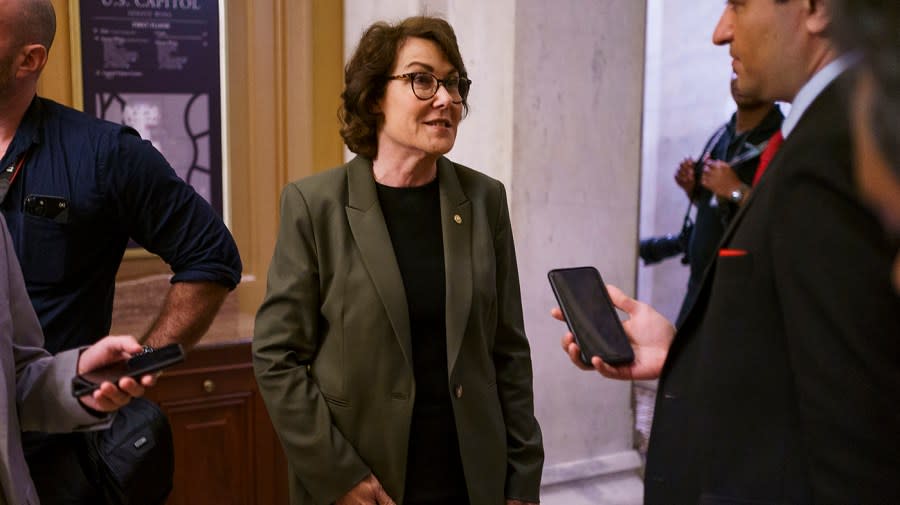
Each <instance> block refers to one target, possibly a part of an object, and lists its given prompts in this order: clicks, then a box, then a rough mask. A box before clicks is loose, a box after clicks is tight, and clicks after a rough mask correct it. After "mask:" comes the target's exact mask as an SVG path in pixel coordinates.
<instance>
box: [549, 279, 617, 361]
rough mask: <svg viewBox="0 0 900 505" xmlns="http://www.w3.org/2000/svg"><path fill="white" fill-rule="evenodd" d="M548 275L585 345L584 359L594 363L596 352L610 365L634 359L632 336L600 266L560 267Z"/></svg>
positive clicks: (579, 341) (569, 322) (568, 321)
mask: <svg viewBox="0 0 900 505" xmlns="http://www.w3.org/2000/svg"><path fill="white" fill-rule="evenodd" d="M547 277H548V279H549V280H550V286H551V287H552V288H553V294H554V295H555V296H556V300H557V302H559V306H560V309H561V310H562V312H563V315H564V317H565V320H566V324H567V325H568V326H569V330H570V331H571V332H572V335H574V337H575V343H576V344H578V347H579V348H580V349H581V362H582V363H584V364H585V365H586V366H589V367H593V365H592V364H591V358H592V357H594V356H599V357H600V359H602V360H603V361H604V362H606V363H608V364H610V365H624V364H628V363H631V362H633V361H634V351H633V350H632V348H631V344H630V343H629V341H628V336H627V335H626V334H625V329H624V328H622V322H621V321H620V320H619V315H618V314H617V313H616V310H615V307H613V304H612V301H611V300H610V299H609V294H608V293H607V291H606V284H605V283H604V282H603V279H602V278H601V277H600V272H598V271H597V269H596V268H594V267H575V268H558V269H554V270H551V271H550V272H549V273H548V274H547Z"/></svg>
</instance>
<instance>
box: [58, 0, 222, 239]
mask: <svg viewBox="0 0 900 505" xmlns="http://www.w3.org/2000/svg"><path fill="white" fill-rule="evenodd" d="M221 1H222V0H73V1H72V2H71V4H70V6H71V8H72V13H71V19H72V23H73V27H72V34H73V38H74V39H75V40H73V44H72V45H73V53H75V54H73V79H74V81H75V83H74V85H75V92H74V96H75V102H76V106H78V105H81V106H82V107H83V110H84V111H85V112H86V113H88V114H91V115H94V116H96V117H99V118H102V119H106V120H109V121H113V122H116V123H122V124H126V125H129V126H131V127H133V128H134V129H136V130H137V131H138V132H139V133H140V134H141V137H143V138H144V139H146V140H148V141H149V142H151V143H152V144H153V146H154V147H156V149H157V150H159V151H160V152H161V153H162V154H163V156H165V158H166V159H167V160H168V161H169V163H170V164H171V165H172V167H173V168H174V169H175V171H176V172H177V173H178V175H179V176H180V177H181V178H182V179H184V180H185V181H186V182H187V183H188V184H190V185H191V186H193V187H194V189H195V190H196V191H197V192H198V193H199V194H200V195H201V196H202V197H203V198H205V199H206V200H207V201H208V202H209V203H210V204H211V205H212V206H213V208H215V209H216V211H217V212H218V213H219V214H220V215H222V216H223V217H224V218H226V223H227V222H228V219H227V218H228V215H227V214H228V213H227V210H228V209H227V204H226V202H227V198H226V194H227V191H226V190H227V188H226V187H225V186H226V181H227V177H226V170H225V156H224V153H225V150H224V149H223V139H224V138H225V131H224V118H223V116H224V109H223V106H224V103H223V100H222V97H223V95H224V91H223V83H222V75H224V74H225V72H224V69H223V67H222V63H223V59H224V58H223V52H222V48H224V43H223V41H222V26H223V24H222V19H221V15H222V11H223V6H222V5H221V3H220V2H221ZM79 101H80V103H78V102H79Z"/></svg>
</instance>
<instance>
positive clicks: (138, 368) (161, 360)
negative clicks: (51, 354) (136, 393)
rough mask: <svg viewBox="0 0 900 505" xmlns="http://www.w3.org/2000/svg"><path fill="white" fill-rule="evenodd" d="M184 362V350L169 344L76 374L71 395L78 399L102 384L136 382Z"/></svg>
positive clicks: (176, 345) (177, 345) (179, 345)
mask: <svg viewBox="0 0 900 505" xmlns="http://www.w3.org/2000/svg"><path fill="white" fill-rule="evenodd" d="M182 361H184V349H183V348H182V347H181V344H170V345H167V346H165V347H160V348H159V349H151V350H148V351H145V352H142V353H140V354H136V355H134V356H133V357H132V358H131V359H129V360H126V361H120V362H118V363H115V364H113V365H109V366H105V367H102V368H98V369H96V370H92V371H90V372H86V373H83V374H78V375H76V376H75V377H74V378H73V379H72V395H73V396H75V397H76V398H80V397H82V396H85V395H89V394H91V393H93V392H94V390H96V389H98V388H99V387H100V384H102V383H104V382H111V383H113V384H118V383H119V379H121V378H122V377H131V378H133V379H135V380H137V381H140V378H141V377H142V376H144V375H148V374H152V373H154V372H158V371H160V370H162V369H163V368H166V367H169V366H172V365H175V364H177V363H181V362H182Z"/></svg>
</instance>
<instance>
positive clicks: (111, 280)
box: [0, 0, 241, 505]
mask: <svg viewBox="0 0 900 505" xmlns="http://www.w3.org/2000/svg"><path fill="white" fill-rule="evenodd" d="M55 30H56V19H55V13H54V11H53V6H52V4H51V2H50V0H0V167H2V168H3V172H2V174H3V181H4V182H2V183H0V187H5V188H6V190H8V192H7V193H6V194H5V198H3V199H2V204H0V210H2V213H3V215H4V216H5V217H6V220H7V224H8V225H9V230H10V232H11V235H12V238H13V243H14V246H15V252H16V254H17V256H18V259H19V262H20V263H21V266H22V270H23V273H24V277H25V284H26V286H27V289H28V294H29V296H30V297H31V302H32V304H33V305H34V309H35V311H36V312H37V315H38V318H39V319H40V322H41V326H42V328H43V330H44V335H45V339H46V342H45V347H46V349H47V350H49V351H50V352H51V353H57V352H59V351H63V350H66V349H72V348H75V347H79V346H83V345H88V344H91V343H93V342H96V341H97V340H99V339H100V338H102V337H103V336H105V335H106V334H107V333H108V332H109V329H110V326H111V318H112V305H113V294H114V290H115V276H116V272H117V270H118V268H119V264H120V262H121V260H122V257H123V254H124V251H125V249H126V246H127V243H128V240H129V237H130V238H132V239H134V240H135V241H136V242H137V243H139V244H140V245H141V246H143V247H144V248H146V249H147V250H148V251H150V252H152V253H155V254H158V255H159V256H161V257H162V258H163V260H165V261H166V262H167V263H168V264H169V266H170V267H171V268H172V270H173V272H174V276H173V277H172V285H171V287H170V289H169V291H168V293H167V295H166V297H165V300H164V302H163V307H162V309H161V311H160V313H159V315H158V317H157V318H156V321H155V322H154V323H153V325H152V326H151V328H150V330H149V331H148V333H147V334H146V335H144V336H143V337H142V338H141V340H142V342H143V343H145V344H149V345H151V346H163V345H165V344H168V343H173V342H179V343H181V344H182V345H183V346H184V347H185V348H190V347H191V346H192V345H193V344H195V343H196V342H197V341H198V340H199V339H200V337H201V336H202V335H203V334H204V333H205V332H206V330H207V329H208V327H209V325H210V323H211V322H212V320H213V317H214V316H215V314H216V312H217V311H218V309H219V307H220V306H221V304H222V302H223V301H224V299H225V297H226V295H227V293H228V291H229V290H231V289H233V288H234V287H235V285H236V284H237V283H238V281H239V279H240V272H241V263H240V258H239V256H238V252H237V248H236V246H235V243H234V240H233V238H232V237H231V234H230V233H229V231H228V229H227V228H226V227H225V225H224V224H223V223H222V220H221V219H220V218H219V216H217V215H216V213H215V211H214V210H213V209H212V208H211V207H210V206H209V204H207V203H206V201H204V200H203V199H202V198H201V197H200V196H199V195H198V194H197V193H196V192H195V191H194V190H193V188H191V187H190V186H188V185H187V184H186V183H185V182H184V181H182V180H181V179H179V178H178V176H177V175H176V174H175V172H174V170H172V168H171V167H170V166H169V164H168V163H167V162H166V160H165V159H164V158H163V157H162V155H160V154H159V152H158V151H156V150H155V149H154V148H153V147H152V146H151V145H150V144H149V143H147V142H145V141H142V140H141V139H140V137H139V136H138V135H137V133H136V132H135V131H134V130H133V129H131V128H128V127H123V126H121V125H116V124H113V123H109V122H105V121H100V120H97V119H95V118H92V117H89V116H87V115H85V114H83V113H81V112H79V111H76V110H73V109H70V108H68V107H64V106H62V105H60V104H58V103H55V102H53V101H51V100H48V99H44V98H41V97H38V96H36V92H37V81H38V77H39V76H40V74H41V71H42V70H43V69H44V65H45V64H46V62H47V57H48V51H49V49H50V46H51V44H52V41H53V37H54V33H55ZM26 442H27V443H26V453H27V455H28V461H29V465H30V467H31V472H32V476H33V478H34V480H35V484H36V486H37V489H38V492H39V494H40V498H41V502H42V503H44V504H45V505H46V504H51V505H52V504H54V503H101V501H100V500H99V499H98V498H96V497H92V495H91V493H92V492H95V491H96V490H94V489H93V488H94V486H93V484H92V483H91V482H90V480H91V478H90V476H79V475H78V474H77V471H78V469H80V468H86V467H87V465H84V464H83V457H84V448H83V447H82V441H81V438H79V437H77V436H61V437H52V438H47V437H44V436H33V437H29V439H28V440H26ZM73 469H74V470H75V471H74V472H73V471H72V470H73ZM69 478H71V480H67V479H69ZM79 488H80V489H79ZM82 492H83V493H84V495H82ZM82 496H86V498H82Z"/></svg>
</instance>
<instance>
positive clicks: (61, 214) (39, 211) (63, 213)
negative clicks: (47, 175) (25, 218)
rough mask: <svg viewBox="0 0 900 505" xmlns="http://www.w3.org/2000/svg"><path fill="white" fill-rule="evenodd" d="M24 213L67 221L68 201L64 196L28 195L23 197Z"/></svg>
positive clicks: (59, 221) (58, 221)
mask: <svg viewBox="0 0 900 505" xmlns="http://www.w3.org/2000/svg"><path fill="white" fill-rule="evenodd" d="M24 207H25V213H26V214H31V215H32V216H37V217H43V218H46V219H52V220H54V221H56V222H57V223H67V222H68V221H69V202H68V201H66V199H65V198H60V197H57V196H47V195H28V196H26V197H25V204H24Z"/></svg>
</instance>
